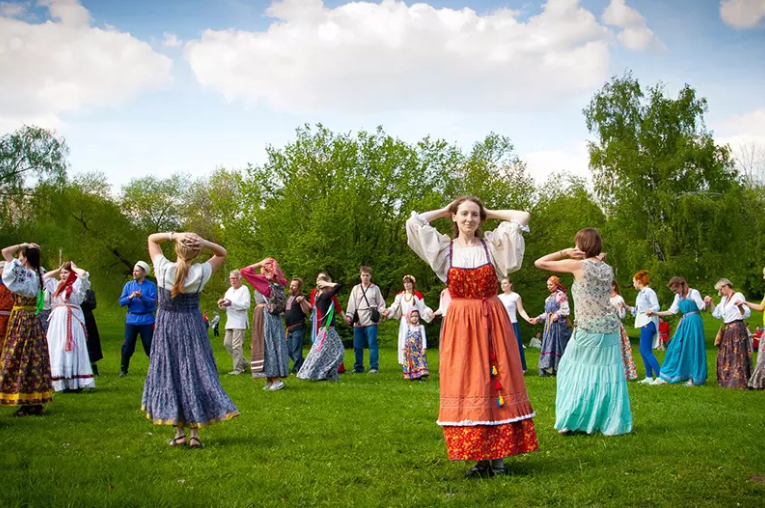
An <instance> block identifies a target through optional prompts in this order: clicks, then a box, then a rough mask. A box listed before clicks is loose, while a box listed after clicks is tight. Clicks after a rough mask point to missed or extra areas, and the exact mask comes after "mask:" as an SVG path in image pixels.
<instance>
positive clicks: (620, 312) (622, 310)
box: [614, 295, 627, 319]
mask: <svg viewBox="0 0 765 508" xmlns="http://www.w3.org/2000/svg"><path fill="white" fill-rule="evenodd" d="M620 304H621V305H620ZM614 309H616V315H617V316H619V319H624V318H625V317H627V304H625V303H624V298H622V296H621V295H619V296H617V297H616V298H614Z"/></svg>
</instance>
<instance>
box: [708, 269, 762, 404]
mask: <svg viewBox="0 0 765 508" xmlns="http://www.w3.org/2000/svg"><path fill="white" fill-rule="evenodd" d="M715 289H716V290H717V292H718V294H719V295H720V296H722V299H721V300H720V303H719V304H718V305H717V306H715V302H714V301H712V297H711V296H706V297H704V303H705V304H707V305H708V306H709V309H710V310H711V311H712V317H715V318H717V319H721V320H722V321H723V326H722V327H721V328H720V331H719V332H718V334H717V337H716V338H715V346H718V349H717V384H718V385H720V387H722V388H734V389H738V390H746V388H747V385H748V383H749V379H750V378H751V376H752V351H751V343H750V342H749V333H747V329H746V323H745V322H744V320H745V319H747V318H748V317H749V316H751V315H752V311H751V310H750V307H749V306H747V305H746V298H744V295H743V294H741V293H737V292H736V291H734V290H733V283H732V282H731V281H729V280H728V279H720V280H718V281H717V283H716V284H715Z"/></svg>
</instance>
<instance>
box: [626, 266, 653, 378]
mask: <svg viewBox="0 0 765 508" xmlns="http://www.w3.org/2000/svg"><path fill="white" fill-rule="evenodd" d="M650 283H651V279H650V277H648V271H646V270H641V271H639V272H637V273H636V274H635V276H634V277H633V278H632V285H633V286H634V287H635V289H637V290H638V291H639V293H638V295H637V298H636V300H635V306H634V307H628V309H627V310H629V311H630V313H631V314H632V315H633V316H635V328H639V329H640V356H641V357H642V358H643V365H644V366H645V378H644V379H643V380H642V381H638V383H641V384H650V383H653V382H654V375H656V377H657V378H658V377H659V374H661V369H660V368H659V360H657V359H656V356H655V355H654V354H653V344H654V342H655V341H656V340H657V337H658V334H659V317H658V316H656V315H655V314H653V315H648V311H649V310H650V311H653V312H659V311H660V310H661V307H660V306H659V298H658V297H657V296H656V292H655V291H654V290H653V289H652V288H651V287H650V286H649V284H650Z"/></svg>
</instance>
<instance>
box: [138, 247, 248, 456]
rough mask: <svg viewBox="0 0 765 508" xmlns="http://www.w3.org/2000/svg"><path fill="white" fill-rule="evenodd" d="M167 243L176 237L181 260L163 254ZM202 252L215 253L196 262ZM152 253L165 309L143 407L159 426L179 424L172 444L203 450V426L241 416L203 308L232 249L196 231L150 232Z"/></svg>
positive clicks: (160, 315) (159, 314)
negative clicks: (202, 298)
mask: <svg viewBox="0 0 765 508" xmlns="http://www.w3.org/2000/svg"><path fill="white" fill-rule="evenodd" d="M166 241H175V254H176V261H175V262H171V261H169V260H168V259H167V258H166V257H165V256H164V255H163V254H162V248H161V247H160V244H161V243H162V242H166ZM202 250H209V251H212V253H213V256H212V257H211V258H210V259H208V260H207V261H206V262H204V263H192V261H193V260H194V259H195V258H196V257H197V256H199V254H200V253H201V252H202ZM149 255H150V256H151V260H152V263H153V264H154V271H155V273H156V275H157V286H158V293H159V294H158V296H159V310H158V311H157V320H156V331H155V334H154V340H153V341H152V345H151V361H150V362H149V372H148V375H147V376H146V384H145V385H144V389H143V401H142V403H141V409H142V410H143V411H145V412H146V417H147V418H149V419H150V420H152V421H153V422H154V423H155V424H157V425H172V426H173V427H175V437H174V438H173V439H171V440H169V441H168V444H169V445H170V446H180V445H184V444H187V445H188V446H191V447H195V448H201V447H202V446H203V445H202V442H201V441H200V440H199V428H200V427H205V426H208V425H211V424H213V423H216V422H219V421H223V420H229V419H231V418H234V417H236V416H239V411H238V410H237V408H236V406H235V405H234V403H233V402H232V401H231V399H230V398H229V396H228V395H227V394H226V392H225V391H223V388H222V387H221V384H220V380H219V378H218V369H217V367H216V365H215V358H214V357H213V351H212V346H211V345H210V341H209V339H208V338H207V330H206V329H205V324H204V321H203V320H202V313H201V312H200V311H199V294H200V292H201V291H202V288H203V287H204V286H205V284H207V282H208V281H209V280H210V277H211V276H212V274H213V272H215V271H216V270H217V269H218V268H220V266H221V265H222V264H223V261H224V260H225V259H226V249H224V248H223V247H221V246H220V245H217V244H215V243H212V242H208V241H207V240H204V239H202V238H200V237H199V236H197V235H196V234H194V233H155V234H153V235H151V236H149ZM187 427H188V428H189V429H190V430H189V432H190V434H189V436H188V440H187V436H186V433H185V428H187Z"/></svg>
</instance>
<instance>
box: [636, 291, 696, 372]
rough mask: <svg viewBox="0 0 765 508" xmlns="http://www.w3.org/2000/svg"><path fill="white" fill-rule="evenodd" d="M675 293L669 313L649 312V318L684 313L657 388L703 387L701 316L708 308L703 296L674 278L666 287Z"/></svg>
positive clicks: (668, 351) (671, 343) (670, 344)
mask: <svg viewBox="0 0 765 508" xmlns="http://www.w3.org/2000/svg"><path fill="white" fill-rule="evenodd" d="M667 286H669V289H671V290H672V292H673V293H675V299H674V300H673V301H672V306H671V307H670V308H669V310H666V311H662V312H654V311H652V310H650V309H649V310H648V311H646V314H647V315H648V316H649V317H650V316H652V315H654V314H655V315H657V316H660V317H668V316H674V315H676V314H677V313H678V312H680V313H682V315H683V317H682V318H680V323H678V325H677V328H676V329H675V335H674V336H673V337H672V340H671V341H670V342H669V347H667V354H666V355H664V363H662V365H661V373H660V374H659V377H658V378H656V381H654V382H653V384H654V385H661V384H667V383H680V382H683V381H687V383H686V384H687V385H688V386H701V385H703V384H704V383H706V382H707V348H706V345H705V343H704V341H705V338H704V323H703V321H702V320H701V315H700V314H699V313H700V312H701V311H703V310H704V309H705V308H706V304H705V303H704V300H703V299H702V298H701V293H699V292H698V291H696V290H695V289H692V288H689V287H688V283H687V282H685V279H684V278H682V277H672V278H671V279H670V280H669V283H668V284H667Z"/></svg>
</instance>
